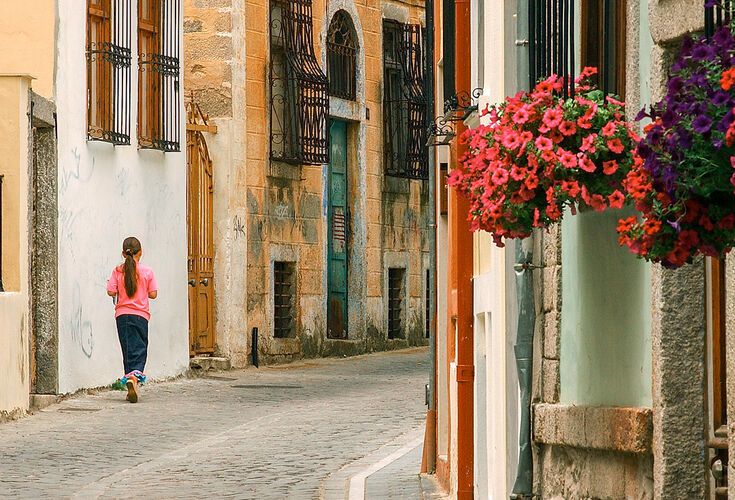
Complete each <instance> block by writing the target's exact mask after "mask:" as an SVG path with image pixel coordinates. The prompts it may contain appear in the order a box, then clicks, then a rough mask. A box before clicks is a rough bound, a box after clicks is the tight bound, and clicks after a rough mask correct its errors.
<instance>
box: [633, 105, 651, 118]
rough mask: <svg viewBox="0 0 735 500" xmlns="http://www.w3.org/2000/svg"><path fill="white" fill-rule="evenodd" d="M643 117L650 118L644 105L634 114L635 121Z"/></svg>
mask: <svg viewBox="0 0 735 500" xmlns="http://www.w3.org/2000/svg"><path fill="white" fill-rule="evenodd" d="M644 118H651V115H650V114H649V113H648V111H646V108H645V107H644V108H643V109H641V110H640V111H639V112H638V114H637V115H635V121H637V122H639V121H641V120H643V119H644Z"/></svg>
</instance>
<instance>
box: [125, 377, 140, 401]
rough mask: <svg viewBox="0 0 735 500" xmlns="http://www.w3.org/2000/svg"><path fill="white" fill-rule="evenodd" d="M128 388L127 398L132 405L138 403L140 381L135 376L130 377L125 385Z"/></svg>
mask: <svg viewBox="0 0 735 500" xmlns="http://www.w3.org/2000/svg"><path fill="white" fill-rule="evenodd" d="M125 385H126V386H127V388H128V397H127V398H126V399H127V400H128V401H130V402H131V403H137V402H138V379H137V378H135V376H133V377H130V378H129V379H128V381H127V383H126V384H125Z"/></svg>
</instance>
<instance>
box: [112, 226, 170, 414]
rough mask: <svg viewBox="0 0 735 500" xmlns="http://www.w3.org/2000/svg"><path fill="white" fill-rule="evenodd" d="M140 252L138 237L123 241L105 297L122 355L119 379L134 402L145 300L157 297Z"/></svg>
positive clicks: (144, 343)
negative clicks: (110, 302) (112, 313)
mask: <svg viewBox="0 0 735 500" xmlns="http://www.w3.org/2000/svg"><path fill="white" fill-rule="evenodd" d="M142 255H143V250H142V249H141V246H140V241H138V238H133V237H132V236H131V237H130V238H125V241H123V248H122V256H123V259H125V262H123V263H122V264H121V265H119V266H117V267H116V268H115V269H113V271H112V276H110V279H109V281H108V282H107V295H109V296H110V297H112V298H113V302H115V321H116V323H117V336H118V338H119V339H120V348H121V349H122V355H123V366H124V367H125V376H124V377H122V378H121V379H120V381H121V382H122V384H123V385H124V386H125V387H127V389H128V397H127V400H128V401H130V402H131V403H137V402H138V398H139V396H140V394H139V392H138V386H139V385H140V384H143V383H144V382H145V379H146V376H145V375H144V372H145V362H146V360H147V358H148V321H149V320H150V319H151V313H150V309H149V307H148V299H155V298H156V297H157V296H158V284H157V283H156V277H155V276H154V275H153V270H152V269H151V268H150V267H147V266H144V265H143V264H141V263H140V257H141V256H142Z"/></svg>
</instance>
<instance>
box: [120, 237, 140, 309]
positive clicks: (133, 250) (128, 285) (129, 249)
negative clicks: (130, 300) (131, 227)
mask: <svg viewBox="0 0 735 500" xmlns="http://www.w3.org/2000/svg"><path fill="white" fill-rule="evenodd" d="M140 250H141V247H140V241H138V238H135V237H133V236H131V237H129V238H125V241H123V255H125V264H123V276H124V277H125V293H127V294H128V297H132V296H133V295H135V292H136V291H137V290H138V265H137V264H136V263H135V259H134V258H133V257H135V256H136V255H138V254H139V253H140Z"/></svg>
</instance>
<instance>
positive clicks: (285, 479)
mask: <svg viewBox="0 0 735 500" xmlns="http://www.w3.org/2000/svg"><path fill="white" fill-rule="evenodd" d="M427 364H428V353H427V350H426V349H424V348H419V349H412V350H406V351H394V352H386V353H380V354H373V355H366V356H360V357H355V358H339V359H334V358H331V359H323V360H315V361H304V362H300V363H296V364H292V365H281V366H274V367H267V368H260V369H255V368H251V369H247V370H244V371H230V372H217V373H212V374H211V375H205V376H204V377H201V378H193V379H190V378H181V379H177V380H174V381H170V382H163V383H155V384H151V385H149V386H148V387H146V388H145V389H144V392H143V395H142V400H141V403H140V404H137V405H130V404H126V403H125V398H124V393H123V392H116V391H100V392H98V393H97V394H90V395H82V396H76V397H71V398H69V399H67V400H65V401H63V402H62V403H60V404H57V405H53V406H51V407H48V408H47V409H45V410H42V411H40V412H38V413H37V414H35V415H33V416H30V417H27V418H23V419H21V420H18V421H15V422H10V423H6V424H3V425H0V442H2V447H1V448H0V497H1V498H41V497H43V498H50V497H51V498H55V497H63V498H69V497H72V498H133V497H135V498H207V497H211V498H252V499H268V498H274V499H282V498H288V499H312V498H325V499H337V498H375V499H385V498H400V499H422V498H427V499H429V498H442V497H441V496H440V495H439V494H438V493H435V491H436V490H435V489H434V487H433V483H432V482H431V480H429V479H426V478H424V477H420V476H419V475H418V472H419V467H420V464H421V446H422V442H423V430H424V417H425V414H426V411H425V407H424V404H423V403H424V384H425V383H426V373H427V371H428V365H427Z"/></svg>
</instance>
